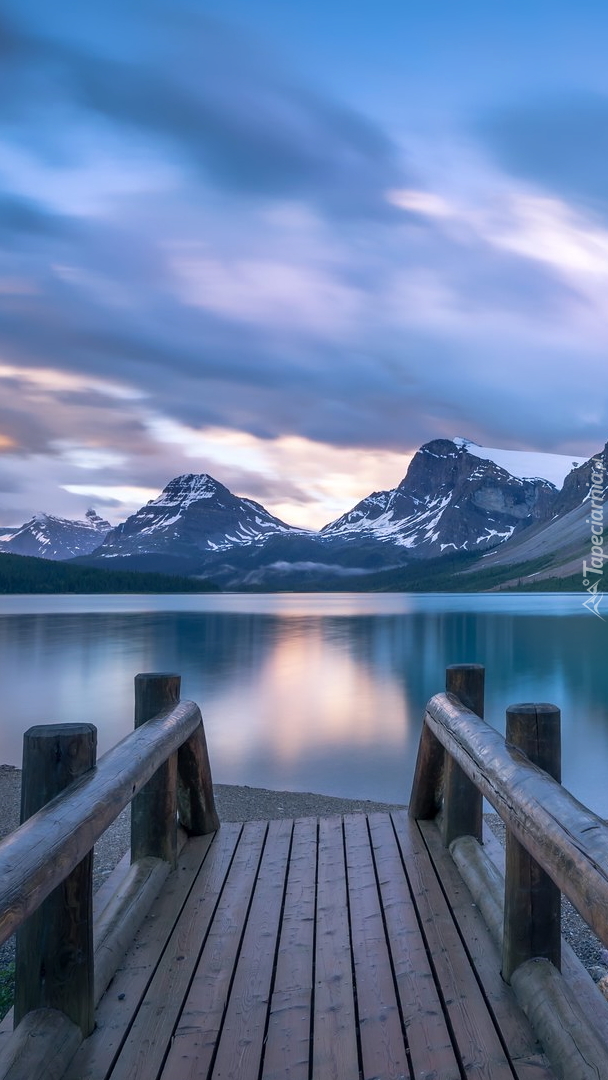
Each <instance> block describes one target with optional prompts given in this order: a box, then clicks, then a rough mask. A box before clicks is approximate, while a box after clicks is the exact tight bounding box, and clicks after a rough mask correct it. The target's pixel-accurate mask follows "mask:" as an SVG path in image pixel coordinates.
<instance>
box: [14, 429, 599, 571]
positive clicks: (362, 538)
mask: <svg viewBox="0 0 608 1080" xmlns="http://www.w3.org/2000/svg"><path fill="white" fill-rule="evenodd" d="M602 454H603V460H605V459H606V449H604V451H602ZM600 456H601V455H600ZM592 460H594V461H597V460H598V455H595V457H594V458H593V459H589V460H588V461H586V462H582V463H578V460H577V459H576V458H575V459H573V460H571V459H570V457H568V456H566V455H552V454H534V453H528V452H527V451H526V452H524V451H514V450H497V449H493V448H489V447H480V446H477V444H475V443H473V442H471V441H470V440H467V439H464V438H457V439H434V440H432V441H431V442H428V443H425V444H424V446H422V447H421V448H420V449H419V450H418V451H417V452H416V453H415V454H414V456H413V458H412V460H411V462H410V464H409V467H408V469H407V472H406V475H405V476H404V478H403V479H402V480H401V482H400V483H399V484H398V485H397V487H396V488H392V489H390V490H386V491H376V492H372V493H371V494H370V495H368V496H367V497H366V498H364V499H362V500H361V501H360V502H358V503H357V504H356V505H355V506H354V507H353V508H352V509H351V510H349V511H348V512H347V513H345V514H342V515H341V517H339V518H337V519H336V520H335V521H332V522H329V523H328V524H327V525H325V526H324V527H323V528H322V529H321V530H320V531H318V532H313V531H311V530H305V529H298V528H294V527H292V526H290V525H288V524H287V523H286V522H284V521H282V520H281V519H279V518H277V517H276V516H274V515H273V514H271V513H270V512H269V511H268V510H266V509H265V507H264V506H262V505H261V504H260V503H258V502H255V501H254V500H252V499H248V498H243V497H240V496H236V495H234V494H233V493H232V492H230V491H229V489H228V488H226V487H225V486H224V485H223V484H221V483H220V482H219V481H218V480H215V479H214V478H213V477H212V476H210V475H209V474H208V473H186V474H184V475H182V476H178V477H175V478H174V479H172V480H171V481H169V483H168V484H167V485H166V487H165V488H164V489H163V491H162V492H161V493H160V495H159V496H158V497H157V498H156V499H152V500H151V501H150V502H148V503H147V504H146V505H145V506H143V507H141V509H140V510H138V511H137V512H136V513H135V514H133V515H131V516H130V517H129V518H128V519H127V520H126V521H125V522H123V523H122V524H120V525H118V526H116V527H115V528H110V527H109V526H108V523H107V522H104V521H102V519H100V518H99V517H98V516H97V515H96V514H95V513H94V511H89V513H88V514H87V520H86V521H85V522H67V521H65V520H64V519H58V518H52V517H51V516H49V515H37V516H36V517H35V518H33V519H32V520H31V521H30V522H28V523H26V525H25V526H22V528H21V529H20V530H17V532H15V533H14V534H13V535H12V536H10V537H9V538H8V539H6V540H5V541H4V542H3V543H0V551H2V550H5V551H7V550H9V551H10V550H14V547H15V545H16V544H19V545H21V546H22V547H23V546H24V545H25V544H26V542H27V543H29V544H36V545H37V549H36V550H37V553H40V554H43V555H44V556H45V558H51V559H54V560H59V559H62V560H64V561H65V559H67V558H70V557H72V556H71V553H75V555H76V558H75V561H76V562H78V563H79V564H81V565H82V564H86V565H91V566H97V567H108V566H109V565H111V567H112V568H113V569H116V570H128V571H146V572H155V573H164V574H170V575H178V576H182V577H202V578H205V579H208V580H212V581H214V582H215V583H216V584H217V585H218V586H219V587H221V588H228V589H257V590H260V589H261V590H276V589H289V590H294V589H295V590H298V589H310V588H313V589H315V588H316V589H332V588H341V589H342V588H344V587H349V588H350V589H358V588H365V589H369V588H376V587H377V588H386V587H387V585H386V583H387V581H388V582H391V581H395V582H399V581H402V582H403V586H402V587H404V588H409V587H413V585H415V586H416V587H421V588H422V587H424V586H425V582H426V583H427V584H428V587H429V588H431V589H432V588H435V587H437V588H439V587H441V588H446V587H450V586H451V587H453V588H456V589H458V588H469V587H470V583H471V582H472V581H473V580H475V581H477V580H479V581H480V582H485V583H487V584H480V587H483V588H485V587H488V588H494V587H500V586H501V585H503V584H504V585H509V583H512V582H513V581H514V580H515V574H516V570H515V567H517V579H516V582H520V583H521V582H522V581H523V582H524V583H525V582H526V581H529V582H530V583H531V584H534V585H535V586H536V585H538V582H539V581H542V580H549V579H550V578H551V579H553V578H555V579H557V578H565V577H568V576H569V575H570V576H572V575H574V574H575V570H576V567H577V566H580V565H582V563H581V560H582V557H583V555H584V551H585V550H586V549H585V545H586V544H587V546H588V536H587V532H588V528H587V529H586V526H585V515H586V513H587V511H586V509H585V505H584V503H585V498H586V496H587V494H588V491H589V484H590V475H591V469H592ZM507 465H508V466H509V467H508V468H507ZM573 465H574V467H572V466H573ZM568 466H570V467H568ZM606 467H607V469H608V462H607V463H606ZM539 472H540V473H541V475H534V474H538V473H539ZM542 473H544V474H545V475H542ZM527 474H533V475H527ZM547 475H549V476H550V477H553V478H554V480H556V481H559V484H558V483H554V482H553V481H552V480H551V479H547ZM61 545H63V547H61ZM84 545H88V548H87V549H86V550H83V547H84ZM59 551H62V552H63V554H58V552H59ZM425 564H426V565H427V569H425ZM402 571H404V573H402ZM490 571H491V572H490ZM394 574H397V576H396V577H394ZM387 575H388V576H387ZM478 575H480V576H478ZM408 583H409V584H408ZM412 583H413V584H412ZM394 587H396V588H398V587H399V585H398V584H396V585H395V586H394Z"/></svg>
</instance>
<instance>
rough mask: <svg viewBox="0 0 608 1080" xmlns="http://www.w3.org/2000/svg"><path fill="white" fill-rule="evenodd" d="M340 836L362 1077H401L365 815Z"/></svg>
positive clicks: (348, 820)
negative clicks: (342, 847)
mask: <svg viewBox="0 0 608 1080" xmlns="http://www.w3.org/2000/svg"><path fill="white" fill-rule="evenodd" d="M344 839H345V848H346V869H347V876H348V902H349V909H350V923H351V938H352V952H353V964H354V971H355V987H356V994H357V1012H358V1017H359V1038H360V1042H361V1062H362V1066H363V1075H364V1076H373V1077H374V1078H375V1080H399V1078H400V1077H404V1076H405V1074H406V1073H407V1071H408V1062H407V1053H406V1048H405V1039H404V1033H403V1030H402V1027H401V1017H400V1014H399V1006H398V1004H397V995H396V991H395V984H394V981H393V973H392V970H391V962H390V958H389V952H388V947H387V943H386V934H385V930H384V922H383V919H382V911H381V908H380V900H379V896H378V883H377V881H376V870H375V866H374V858H373V855H372V850H371V847H370V840H369V833H368V829H367V818H366V817H365V815H363V814H350V815H348V816H346V817H345V818H344Z"/></svg>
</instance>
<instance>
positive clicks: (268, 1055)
mask: <svg viewBox="0 0 608 1080" xmlns="http://www.w3.org/2000/svg"><path fill="white" fill-rule="evenodd" d="M317 827H318V826H317V819H316V818H301V819H300V820H298V821H295V822H294V829H293V840H292V847H291V856H290V860H289V874H288V878H287V889H286V892H285V906H284V910H283V921H282V924H281V937H280V941H279V949H278V953H277V966H276V975H275V981H274V989H273V993H272V999H271V1003H270V1017H269V1022H268V1032H267V1036H266V1048H265V1052H264V1065H263V1072H262V1080H308V1076H309V1058H310V1025H311V1019H312V987H313V958H314V937H315V935H314V926H315V899H316V885H317Z"/></svg>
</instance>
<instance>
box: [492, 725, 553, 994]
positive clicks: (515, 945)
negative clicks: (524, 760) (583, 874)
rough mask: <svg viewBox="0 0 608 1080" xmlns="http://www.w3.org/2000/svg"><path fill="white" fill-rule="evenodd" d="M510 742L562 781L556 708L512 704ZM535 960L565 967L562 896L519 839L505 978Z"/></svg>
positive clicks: (512, 842) (509, 897)
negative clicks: (563, 959)
mask: <svg viewBox="0 0 608 1080" xmlns="http://www.w3.org/2000/svg"><path fill="white" fill-rule="evenodd" d="M506 741H507V742H508V743H511V744H512V745H513V746H516V747H517V748H518V749H519V750H523V752H524V753H525V754H526V755H527V756H528V757H529V759H530V761H532V762H533V763H534V764H535V765H538V766H539V768H541V769H544V771H545V772H547V773H548V774H549V776H552V777H553V779H554V780H557V781H558V783H559V782H561V736H560V711H559V709H558V708H557V706H555V705H547V704H538V705H534V704H532V705H530V704H525V705H510V706H509V708H508V709H507V730H506ZM533 957H544V958H545V959H547V960H550V961H551V962H552V963H553V964H554V965H555V967H556V968H558V970H559V969H560V966H561V895H560V890H559V888H558V887H557V885H555V884H554V882H553V881H552V880H551V878H550V877H549V875H548V874H547V873H545V871H544V870H542V869H541V867H540V866H539V865H538V863H537V862H536V860H535V859H533V858H532V856H531V855H529V854H528V852H527V851H526V850H525V848H523V847H522V845H521V844H520V843H519V842H518V841H517V840H516V839H515V837H514V836H513V834H512V833H511V830H510V829H507V837H506V864H505V923H504V935H503V953H502V976H503V979H505V981H506V982H510V981H511V976H512V974H513V972H514V971H515V969H516V968H518V967H519V966H520V964H523V963H525V962H526V960H530V959H532V958H533Z"/></svg>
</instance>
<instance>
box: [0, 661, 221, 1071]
mask: <svg viewBox="0 0 608 1080" xmlns="http://www.w3.org/2000/svg"><path fill="white" fill-rule="evenodd" d="M180 682H181V680H180V677H179V676H178V675H173V674H165V673H163V674H157V673H149V674H143V675H137V676H136V677H135V731H133V732H132V733H131V734H130V735H127V737H126V738H124V739H123V740H122V742H120V743H118V745H117V746H115V747H113V749H111V750H109V751H108V753H107V754H105V755H104V756H103V757H102V758H101V759H100V760H99V762H98V763H97V764H95V759H96V748H97V731H96V729H95V728H94V726H93V725H92V724H86V723H85V724H48V725H40V726H37V727H33V728H30V729H29V730H28V731H27V732H26V733H25V735H24V740H23V774H22V790H21V822H22V824H21V825H20V827H19V828H18V829H16V830H15V832H13V833H11V834H10V835H9V836H7V837H6V838H5V839H4V840H3V841H2V842H1V843H0V943H2V942H4V941H6V939H7V938H8V937H10V936H11V935H12V934H14V933H16V957H15V1007H14V1021H15V1025H16V1028H15V1037H16V1038H17V1042H16V1043H15V1046H17V1047H19V1046H20V1045H21V1044H20V1043H19V1039H20V1038H21V1036H20V1035H18V1033H19V1032H21V1031H22V1030H25V1029H24V1028H23V1024H22V1022H25V1021H27V1024H30V1022H31V1021H30V1020H28V1017H30V1018H31V1017H32V1016H37V1017H38V1019H39V1022H40V1025H41V1027H40V1031H41V1033H42V1032H43V1030H44V1025H45V1023H46V1020H45V1017H46V1016H47V1014H48V1011H49V1009H50V1010H59V1012H60V1013H61V1014H63V1016H64V1018H67V1022H68V1026H69V1024H72V1025H73V1026H74V1027H75V1028H76V1030H78V1031H79V1032H80V1037H81V1038H82V1037H86V1036H87V1035H89V1034H90V1033H91V1031H92V1030H93V1027H94V1023H95V1020H94V1006H95V1002H96V1000H98V998H99V996H100V992H102V991H103V989H105V985H107V983H108V982H109V980H110V979H111V977H112V975H113V972H114V969H115V966H116V963H118V961H119V958H120V955H121V953H122V952H124V946H125V941H126V935H132V933H133V932H134V929H135V927H136V924H138V921H139V920H140V919H141V918H143V916H144V915H145V912H146V910H147V906H149V904H150V903H151V901H152V899H153V897H154V895H155V890H157V889H158V888H159V887H160V885H161V884H162V882H163V881H164V879H165V877H166V876H167V874H168V873H169V870H170V869H172V868H173V867H174V866H175V865H176V860H177V851H178V842H179V841H178V818H179V823H180V825H181V826H182V832H181V833H180V836H183V834H184V832H185V833H186V834H191V835H197V836H201V835H204V834H206V833H212V832H215V830H216V829H217V828H218V826H219V821H218V817H217V813H216V810H215V804H214V797H213V785H212V781H211V769H210V765H209V758H208V754H207V744H206V740H205V732H204V728H203V722H202V717H201V713H200V709H199V707H198V705H196V704H195V703H194V702H192V701H182V702H180V700H179V691H180ZM129 803H132V811H131V863H132V865H131V871H130V873H129V875H128V880H126V887H125V888H124V889H122V891H120V895H117V896H116V897H115V898H114V901H115V902H113V903H112V905H109V904H108V910H106V909H104V911H103V915H102V923H103V932H102V935H101V939H100V938H99V935H98V933H97V930H95V934H94V927H93V905H92V849H93V846H94V844H95V842H96V841H97V840H98V839H99V837H100V836H101V835H102V834H103V833H104V832H105V830H106V829H107V828H108V826H109V825H111V824H112V822H113V821H114V820H115V819H116V818H117V817H118V815H119V814H120V812H121V811H122V810H124V808H125V807H126V806H128V805H129ZM110 907H111V912H109V908H110ZM108 912H109V913H108ZM104 919H105V922H104V921H103V920H104ZM96 936H97V941H95V937H96ZM36 1023H38V1021H36ZM27 1030H28V1031H29V1027H28V1029H27ZM71 1030H72V1029H71V1028H70V1031H71ZM30 1043H31V1040H29V1041H28V1040H27V1039H26V1041H25V1045H27V1046H30ZM7 1045H8V1044H7ZM11 1046H12V1044H11ZM9 1049H10V1048H9ZM11 1053H12V1050H10V1052H9V1058H10V1054H11ZM19 1053H21V1051H20V1050H19ZM4 1057H6V1055H3V1056H2V1061H0V1073H1V1074H2V1076H4V1075H5V1073H6V1070H5V1069H4V1065H5V1064H6V1062H5V1061H4ZM7 1060H8V1059H7ZM11 1060H12V1059H11ZM28 1060H29V1058H28ZM31 1064H32V1068H33V1067H34V1066H33V1062H32V1063H31ZM28 1068H29V1065H28ZM36 1068H37V1066H36ZM9 1074H10V1075H12V1073H11V1072H10V1068H9V1071H8V1073H6V1075H9ZM23 1075H28V1076H29V1075H30V1074H29V1073H28V1071H27V1068H26V1069H25V1071H24V1073H23ZM31 1075H32V1076H37V1075H38V1073H37V1072H36V1070H35V1069H34V1072H33V1073H32V1074H31ZM44 1075H45V1076H46V1073H44Z"/></svg>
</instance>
